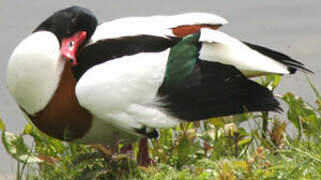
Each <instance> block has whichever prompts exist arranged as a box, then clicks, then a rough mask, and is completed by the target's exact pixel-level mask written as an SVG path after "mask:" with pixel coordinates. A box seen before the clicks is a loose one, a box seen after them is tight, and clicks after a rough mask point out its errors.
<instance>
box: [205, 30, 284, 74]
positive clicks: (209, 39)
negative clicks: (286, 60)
mask: <svg viewBox="0 0 321 180" xmlns="http://www.w3.org/2000/svg"><path fill="white" fill-rule="evenodd" d="M200 41H201V42H203V45H202V48H201V50H200V59H202V60H206V61H216V62H220V63H223V64H230V65H233V66H235V67H236V68H238V69H239V70H240V71H242V72H243V73H244V74H245V75H246V76H249V77H252V76H257V75H264V74H289V71H288V69H287V66H285V65H284V64H282V63H280V62H278V61H275V60H273V59H272V58H270V57H267V56H265V55H263V54H261V53H259V52H257V51H255V50H252V49H251V48H249V47H248V46H246V45H245V44H243V43H242V42H241V41H239V40H237V39H235V38H233V37H231V36H229V35H227V34H225V33H223V32H220V31H214V30H211V29H207V28H204V29H202V30H201V37H200Z"/></svg>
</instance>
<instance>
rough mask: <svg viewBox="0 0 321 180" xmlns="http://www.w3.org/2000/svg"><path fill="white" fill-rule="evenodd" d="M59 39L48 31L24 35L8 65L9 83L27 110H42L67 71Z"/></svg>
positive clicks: (32, 111) (30, 112)
mask: <svg viewBox="0 0 321 180" xmlns="http://www.w3.org/2000/svg"><path fill="white" fill-rule="evenodd" d="M59 48H60V47H59V42H58V39H57V38H56V36H55V35H54V34H52V33H50V32H47V31H41V32H36V33H34V34H32V35H30V36H28V37H27V38H26V39H24V40H23V41H22V42H21V43H20V44H19V45H18V46H17V47H16V49H15V50H14V52H13V53H12V55H11V57H10V60H9V63H8V68H7V84H8V88H9V91H10V93H11V94H12V96H13V97H14V98H15V100H16V102H17V104H18V105H19V106H20V107H22V108H23V109H24V110H25V111H26V112H27V113H29V114H32V115H33V114H35V113H37V112H39V111H40V110H42V109H43V108H44V107H45V106H46V105H47V104H48V102H49V101H50V99H51V97H52V95H53V94H54V92H55V90H56V88H57V86H58V83H59V79H60V74H61V73H62V71H63V67H64V61H62V60H59V56H60V53H59Z"/></svg>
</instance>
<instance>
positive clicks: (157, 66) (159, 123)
mask: <svg viewBox="0 0 321 180" xmlns="http://www.w3.org/2000/svg"><path fill="white" fill-rule="evenodd" d="M168 54H169V50H166V51H164V52H160V53H140V54H137V55H133V56H125V57H122V58H118V59H115V60H112V61H107V62H105V63H103V64H100V65H97V66H94V67H92V68H91V69H89V70H88V71H87V72H86V73H85V74H84V75H83V76H82V77H81V78H80V80H79V82H78V84H77V85H76V96H77V99H78V101H79V103H80V104H81V105H82V106H83V107H85V108H86V109H88V110H89V111H90V112H91V113H92V114H93V115H94V116H96V117H97V118H98V119H102V120H104V121H106V122H107V123H109V124H111V125H113V126H115V127H118V128H120V129H122V130H125V131H127V132H129V133H134V132H133V128H134V129H137V128H138V129H139V128H142V127H143V126H146V127H148V128H167V127H172V126H174V125H176V124H177V123H178V120H176V119H173V118H172V117H169V116H167V115H166V113H165V112H162V111H161V110H160V109H158V108H157V107H156V106H154V105H153V104H155V101H156V100H157V98H156V95H157V91H158V89H159V87H160V86H161V84H162V82H163V79H164V74H165V70H166V64H167V58H168Z"/></svg>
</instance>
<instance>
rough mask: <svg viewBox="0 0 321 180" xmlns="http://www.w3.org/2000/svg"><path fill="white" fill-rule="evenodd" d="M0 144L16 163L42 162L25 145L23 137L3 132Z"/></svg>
mask: <svg viewBox="0 0 321 180" xmlns="http://www.w3.org/2000/svg"><path fill="white" fill-rule="evenodd" d="M2 142H3V144H4V147H5V149H6V150H7V152H8V154H10V155H11V157H13V158H14V159H16V160H17V161H20V162H22V163H40V162H43V161H42V160H41V159H40V158H38V157H37V155H36V154H34V153H33V152H32V151H31V149H29V147H28V146H27V145H26V144H25V142H24V140H23V137H22V136H19V135H16V134H13V133H10V132H7V131H3V133H2Z"/></svg>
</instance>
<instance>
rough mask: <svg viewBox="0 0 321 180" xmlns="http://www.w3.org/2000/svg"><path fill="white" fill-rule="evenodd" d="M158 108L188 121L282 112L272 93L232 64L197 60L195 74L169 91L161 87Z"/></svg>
mask: <svg viewBox="0 0 321 180" xmlns="http://www.w3.org/2000/svg"><path fill="white" fill-rule="evenodd" d="M158 96H160V97H162V103H160V104H161V107H162V108H164V109H165V110H166V111H167V112H169V113H170V114H171V115H173V116H175V117H177V118H179V119H182V120H187V121H195V120H202V119H206V118H211V117H218V116H226V115H234V114H240V113H244V112H253V111H281V110H282V109H281V108H280V104H279V102H278V101H277V100H276V99H275V97H274V96H273V94H272V92H271V91H270V90H268V89H267V88H265V87H263V86H261V85H260V84H258V83H256V82H254V81H251V80H249V79H248V78H247V77H245V76H244V75H243V74H242V73H241V72H240V71H239V70H238V69H236V68H235V67H234V66H231V65H224V64H221V63H216V62H208V61H203V60H198V61H197V64H196V66H195V69H194V71H193V72H192V73H191V74H190V76H189V77H188V78H187V79H185V80H184V81H182V82H180V83H179V84H177V85H176V86H175V87H172V88H164V87H161V88H160V90H159V92H158Z"/></svg>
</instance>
